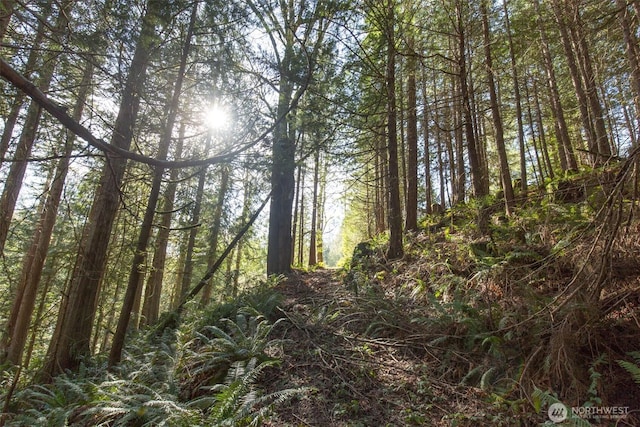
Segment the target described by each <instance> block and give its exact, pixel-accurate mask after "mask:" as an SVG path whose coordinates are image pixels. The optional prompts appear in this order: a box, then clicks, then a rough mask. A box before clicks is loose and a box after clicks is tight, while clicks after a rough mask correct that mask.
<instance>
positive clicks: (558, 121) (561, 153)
mask: <svg viewBox="0 0 640 427" xmlns="http://www.w3.org/2000/svg"><path fill="white" fill-rule="evenodd" d="M534 5H535V8H536V13H537V15H538V28H539V30H540V39H541V42H542V57H543V60H544V66H545V70H546V72H547V85H548V89H549V100H550V101H551V102H550V103H551V112H552V114H553V118H554V126H555V131H556V138H557V140H558V157H559V158H560V167H561V168H562V170H563V171H572V170H577V169H578V165H577V162H576V158H575V154H574V152H573V147H572V145H571V139H570V138H569V131H568V129H567V122H566V120H565V117H564V110H563V108H562V103H561V102H560V91H559V89H558V82H557V80H556V72H555V70H554V66H553V60H552V59H551V53H550V51H549V42H548V40H547V33H546V31H545V29H544V23H543V22H544V21H543V20H544V18H543V16H542V12H541V10H540V1H539V0H535V1H534Z"/></svg>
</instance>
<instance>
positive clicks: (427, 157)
mask: <svg viewBox="0 0 640 427" xmlns="http://www.w3.org/2000/svg"><path fill="white" fill-rule="evenodd" d="M426 77H427V76H426V73H425V71H424V70H423V72H422V82H421V85H420V89H421V92H422V105H423V112H422V139H423V150H424V154H423V157H422V161H423V163H424V183H425V187H424V189H425V212H426V213H427V214H429V215H430V214H432V213H433V212H432V210H431V207H432V206H433V183H432V180H431V153H430V149H431V147H430V141H429V139H430V138H429V136H430V135H429V114H428V111H427V78H426Z"/></svg>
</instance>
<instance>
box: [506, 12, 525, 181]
mask: <svg viewBox="0 0 640 427" xmlns="http://www.w3.org/2000/svg"><path fill="white" fill-rule="evenodd" d="M507 4H508V0H504V1H503V3H502V5H503V8H504V23H505V29H506V31H507V40H508V41H509V59H510V61H511V76H512V79H513V97H514V100H515V103H516V120H517V127H518V148H519V153H520V189H521V190H522V191H523V192H526V191H527V187H528V182H527V159H526V155H525V154H526V147H525V144H524V124H523V120H522V99H521V96H520V78H519V76H518V67H517V63H516V55H515V48H514V46H513V35H512V34H511V20H510V19H509V7H508V5H507Z"/></svg>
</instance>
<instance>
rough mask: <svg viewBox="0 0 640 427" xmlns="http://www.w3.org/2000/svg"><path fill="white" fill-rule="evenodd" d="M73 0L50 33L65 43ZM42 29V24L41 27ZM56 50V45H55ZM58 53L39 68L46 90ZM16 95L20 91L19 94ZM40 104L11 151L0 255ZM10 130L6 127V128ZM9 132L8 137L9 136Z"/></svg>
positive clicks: (0, 215) (1, 203)
mask: <svg viewBox="0 0 640 427" xmlns="http://www.w3.org/2000/svg"><path fill="white" fill-rule="evenodd" d="M73 1H74V0H66V1H65V2H63V3H62V4H61V5H60V11H59V12H58V17H57V18H56V25H55V27H54V28H53V31H52V32H53V34H52V35H51V36H50V37H51V40H53V41H54V43H55V42H56V41H57V42H58V43H60V44H62V43H64V41H63V39H64V37H65V36H66V34H67V24H68V22H69V21H68V17H67V15H68V13H69V9H70V8H71V5H72V4H73ZM40 29H43V28H40ZM54 50H55V49H54ZM58 59H59V54H58V53H57V52H51V53H48V54H46V55H45V58H44V60H43V64H42V67H41V69H40V72H39V74H40V79H39V82H38V83H39V87H40V90H41V91H43V92H47V91H48V90H49V86H50V85H51V81H52V79H53V73H54V71H55V68H56V66H57V64H58ZM18 97H19V95H18ZM41 114H42V108H41V107H40V105H39V104H38V103H37V102H34V101H32V102H31V103H30V104H29V108H28V110H27V116H26V118H25V122H24V124H23V127H22V133H21V135H20V140H19V141H18V145H17V147H16V151H15V154H14V159H13V160H14V161H13V163H12V164H11V167H10V168H9V173H8V175H7V178H6V180H5V183H4V189H3V191H2V196H1V197H0V255H2V254H4V246H5V244H6V242H7V237H8V235H9V227H10V225H11V219H12V218H13V213H14V211H15V207H16V203H17V201H18V196H19V195H20V190H21V189H22V182H23V180H24V175H25V172H26V170H27V163H28V159H29V157H30V156H31V150H32V149H33V144H34V142H35V139H36V135H37V133H38V127H39V125H40V117H41ZM7 132H9V130H7ZM10 135H11V134H10V133H9V137H10Z"/></svg>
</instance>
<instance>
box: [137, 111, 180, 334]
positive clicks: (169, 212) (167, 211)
mask: <svg viewBox="0 0 640 427" xmlns="http://www.w3.org/2000/svg"><path fill="white" fill-rule="evenodd" d="M184 135H185V122H184V121H183V122H182V123H181V124H180V131H179V136H178V141H177V143H176V148H175V154H174V157H175V159H176V160H179V159H180V158H181V157H182V148H183V145H184ZM179 172H180V171H179V170H178V169H172V170H171V172H170V174H169V182H168V184H167V187H166V188H165V191H164V195H163V196H162V211H161V212H159V213H158V215H159V216H160V226H159V229H158V234H157V236H156V247H155V249H154V251H153V260H152V261H151V272H150V273H149V278H148V279H147V284H146V286H145V295H144V303H143V304H142V316H141V321H142V324H143V325H148V324H152V323H154V322H156V321H157V320H158V317H159V315H160V301H161V300H160V298H161V296H162V282H163V280H164V270H165V264H166V261H167V246H168V245H169V234H170V232H171V219H172V218H173V206H174V201H175V197H176V190H177V188H178V176H179Z"/></svg>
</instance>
